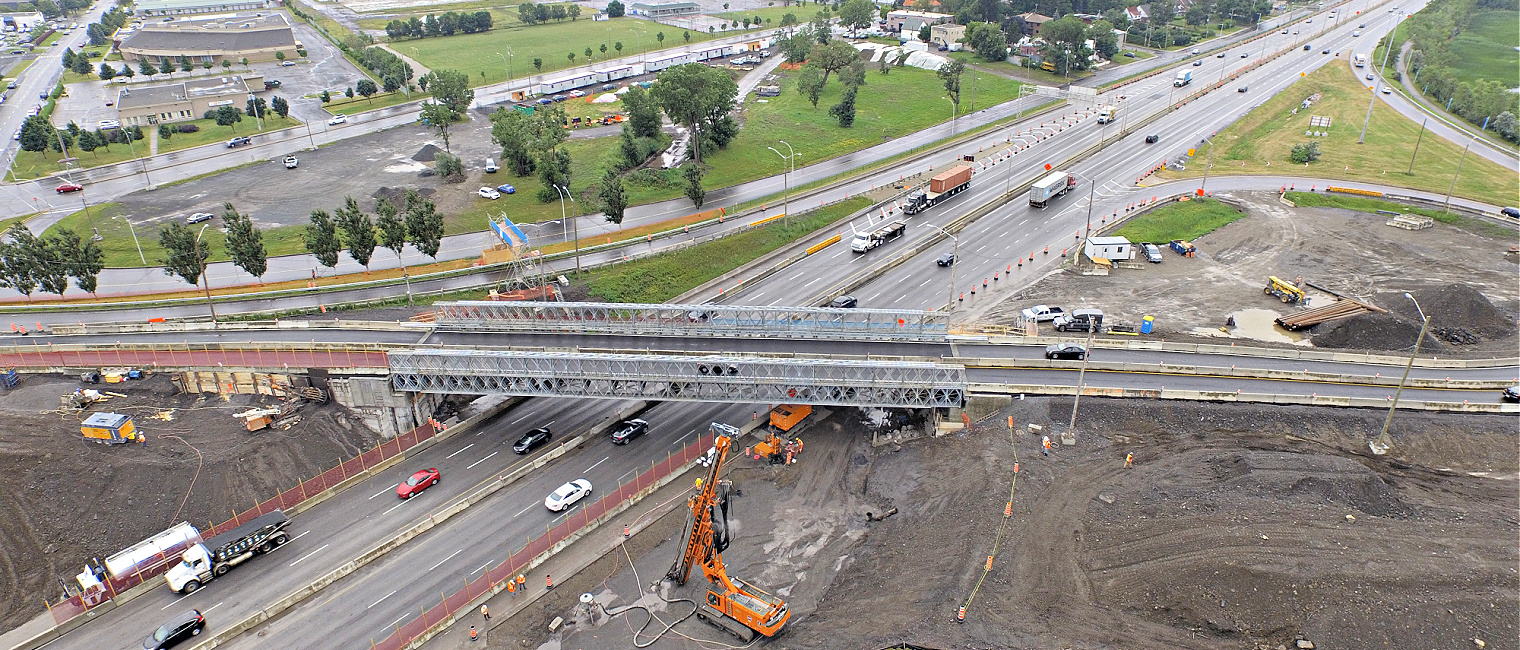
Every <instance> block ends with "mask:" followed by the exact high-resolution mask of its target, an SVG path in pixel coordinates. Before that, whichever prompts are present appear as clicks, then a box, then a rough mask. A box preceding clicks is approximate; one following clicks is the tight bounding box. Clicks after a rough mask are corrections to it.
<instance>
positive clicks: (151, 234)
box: [48, 203, 305, 268]
mask: <svg viewBox="0 0 1520 650" xmlns="http://www.w3.org/2000/svg"><path fill="white" fill-rule="evenodd" d="M124 214H126V211H125V208H123V206H122V205H121V204H119V203H102V204H100V205H92V206H90V207H89V208H88V210H79V211H78V212H75V213H74V214H71V215H69V216H67V217H64V218H63V219H61V220H60V221H59V222H58V223H56V224H53V226H52V227H50V228H48V232H57V231H59V230H62V229H64V228H68V229H71V230H73V231H74V232H76V233H80V234H83V235H85V236H88V235H89V233H91V232H99V233H100V236H101V237H103V239H102V240H101V241H100V248H101V250H102V251H103V252H104V253H105V255H106V266H107V267H110V268H122V267H140V266H143V262H142V259H143V257H146V258H147V259H148V266H158V265H159V260H160V258H162V257H163V256H164V249H163V248H161V247H160V246H159V245H158V231H159V229H160V228H162V227H163V226H164V225H166V224H167V222H161V223H159V224H155V225H137V226H135V228H136V229H137V242H138V243H140V244H142V257H139V256H138V254H137V245H136V244H134V243H133V242H132V230H131V229H129V228H128V227H127V223H126V221H124V220H122V219H116V218H113V217H118V216H122V215H124ZM211 223H212V226H211V227H210V228H207V229H206V234H205V235H204V236H203V237H202V241H205V242H206V243H208V244H210V246H211V261H213V262H225V261H227V259H228V257H227V250H226V245H225V241H224V235H223V233H222V230H221V227H220V225H219V224H220V223H221V222H220V221H213V222H211ZM190 227H191V228H193V229H196V230H199V229H200V227H199V226H190ZM303 230H304V229H303V228H301V227H300V226H285V227H281V228H272V229H269V230H265V231H264V246H265V248H266V249H267V250H268V251H269V256H270V257H273V256H275V255H286V254H290V253H297V252H301V251H304V250H305V247H304V245H303V244H302V240H301V234H302V232H303Z"/></svg>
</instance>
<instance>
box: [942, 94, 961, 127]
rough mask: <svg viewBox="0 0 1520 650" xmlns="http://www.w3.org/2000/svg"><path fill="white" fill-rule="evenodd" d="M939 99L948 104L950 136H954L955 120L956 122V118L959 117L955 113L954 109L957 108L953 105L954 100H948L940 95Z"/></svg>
mask: <svg viewBox="0 0 1520 650" xmlns="http://www.w3.org/2000/svg"><path fill="white" fill-rule="evenodd" d="M939 98H940V99H943V100H945V101H947V102H950V134H951V135H955V120H956V118H957V117H959V116H958V115H956V113H955V109H956V108H957V107H956V105H955V100H953V99H950V98H949V97H946V96H944V95H940V96H939Z"/></svg>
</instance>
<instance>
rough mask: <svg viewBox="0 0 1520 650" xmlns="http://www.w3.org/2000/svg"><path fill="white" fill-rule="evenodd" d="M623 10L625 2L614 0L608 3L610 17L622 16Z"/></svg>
mask: <svg viewBox="0 0 1520 650" xmlns="http://www.w3.org/2000/svg"><path fill="white" fill-rule="evenodd" d="M623 11H624V8H623V3H621V2H618V0H612V2H609V3H607V17H608V18H622V17H623Z"/></svg>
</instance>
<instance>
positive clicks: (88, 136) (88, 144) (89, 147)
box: [74, 131, 168, 153]
mask: <svg viewBox="0 0 1520 650" xmlns="http://www.w3.org/2000/svg"><path fill="white" fill-rule="evenodd" d="M159 137H161V138H162V137H164V136H163V134H162V133H160V134H159ZM164 139H168V138H164ZM74 144H75V146H78V147H79V148H80V149H81V150H83V151H88V152H91V153H94V152H95V150H96V149H99V148H100V147H101V142H100V140H97V139H96V138H95V134H94V133H91V132H89V131H84V132H81V133H80V134H79V140H78V141H77V142H75V143H74Z"/></svg>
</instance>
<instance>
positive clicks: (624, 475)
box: [618, 469, 638, 484]
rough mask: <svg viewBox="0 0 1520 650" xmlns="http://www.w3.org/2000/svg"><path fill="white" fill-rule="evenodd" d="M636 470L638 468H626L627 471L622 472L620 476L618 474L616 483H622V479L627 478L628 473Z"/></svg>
mask: <svg viewBox="0 0 1520 650" xmlns="http://www.w3.org/2000/svg"><path fill="white" fill-rule="evenodd" d="M636 471H638V470H633V469H630V470H628V471H627V472H625V473H624V474H623V475H622V476H619V477H618V483H619V484H622V482H623V479H625V478H628V475H629V474H632V473H634V472H636Z"/></svg>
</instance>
